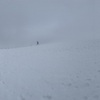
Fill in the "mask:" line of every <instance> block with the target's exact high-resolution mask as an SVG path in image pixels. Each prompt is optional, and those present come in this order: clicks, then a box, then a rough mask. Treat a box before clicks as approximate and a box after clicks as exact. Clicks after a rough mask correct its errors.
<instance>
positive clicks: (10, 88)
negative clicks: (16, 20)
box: [0, 40, 100, 100]
mask: <svg viewBox="0 0 100 100" xmlns="http://www.w3.org/2000/svg"><path fill="white" fill-rule="evenodd" d="M78 42H79V41H77V42H74V43H73V42H69V43H68V42H66V41H61V42H55V43H51V44H44V45H42V44H40V45H37V46H30V47H22V48H13V49H1V50H0V100H99V99H100V97H99V96H100V95H99V94H100V78H99V77H100V67H99V66H100V41H99V40H90V41H89V40H88V41H80V43H78Z"/></svg>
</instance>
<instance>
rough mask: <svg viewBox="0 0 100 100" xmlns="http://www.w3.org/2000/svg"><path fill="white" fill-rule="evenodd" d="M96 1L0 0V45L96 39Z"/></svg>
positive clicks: (97, 15)
mask: <svg viewBox="0 0 100 100" xmlns="http://www.w3.org/2000/svg"><path fill="white" fill-rule="evenodd" d="M99 5H100V1H99V0H1V1H0V45H6V46H9V45H15V46H17V45H21V46H23V45H30V44H34V43H35V41H37V40H38V41H41V42H43V43H47V42H52V41H55V40H57V39H59V40H60V39H64V38H65V39H82V38H94V37H95V38H98V36H99V32H100V28H99V26H100V19H99V18H100V13H99V11H100V7H99Z"/></svg>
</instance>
